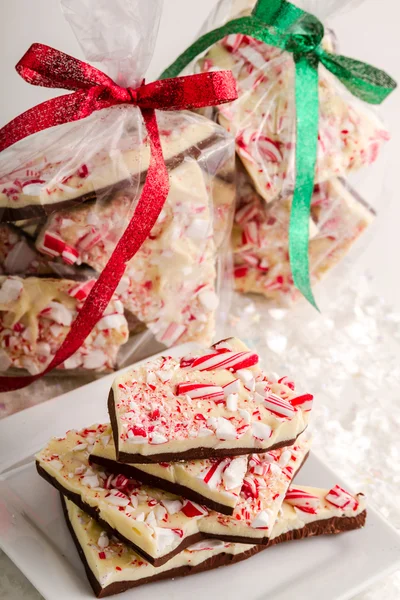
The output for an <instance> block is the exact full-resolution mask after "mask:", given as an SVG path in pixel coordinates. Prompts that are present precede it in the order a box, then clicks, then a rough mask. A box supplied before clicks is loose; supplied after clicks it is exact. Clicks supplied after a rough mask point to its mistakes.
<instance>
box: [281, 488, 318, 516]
mask: <svg viewBox="0 0 400 600" xmlns="http://www.w3.org/2000/svg"><path fill="white" fill-rule="evenodd" d="M285 502H287V503H288V504H291V505H292V506H294V507H295V508H298V509H299V510H302V511H303V512H307V513H310V514H316V512H317V509H318V507H319V505H320V501H319V498H318V496H314V495H313V494H310V493H309V492H307V491H305V490H302V489H301V488H295V487H291V488H289V490H288V491H287V493H286V496H285Z"/></svg>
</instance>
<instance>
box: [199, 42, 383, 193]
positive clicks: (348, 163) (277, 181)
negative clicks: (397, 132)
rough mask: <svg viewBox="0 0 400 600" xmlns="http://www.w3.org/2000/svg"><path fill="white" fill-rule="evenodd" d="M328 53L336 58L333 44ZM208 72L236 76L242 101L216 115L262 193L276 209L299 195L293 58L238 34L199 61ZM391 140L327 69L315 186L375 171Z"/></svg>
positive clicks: (321, 89)
mask: <svg viewBox="0 0 400 600" xmlns="http://www.w3.org/2000/svg"><path fill="white" fill-rule="evenodd" d="M323 44H324V47H325V48H326V49H327V50H328V51H331V49H332V40H331V39H330V36H326V37H325V39H324V41H323ZM199 67H200V69H201V70H202V71H211V70H215V69H231V70H232V72H233V73H234V75H235V77H236V80H237V85H238V94H239V97H238V99H237V100H235V101H234V102H231V103H229V104H227V105H224V106H220V107H217V108H216V112H217V115H218V122H219V123H220V124H221V125H223V126H224V127H225V128H226V129H227V130H228V131H230V132H231V133H233V135H234V136H235V139H236V151H237V154H238V155H239V157H240V159H241V161H242V162H243V164H244V166H245V168H246V170H247V172H248V173H249V175H250V177H251V179H252V181H253V183H254V185H255V188H256V189H257V191H258V193H259V194H260V195H261V196H262V197H263V198H264V200H266V201H267V202H270V201H271V200H274V199H275V198H278V197H280V196H286V195H288V194H290V193H291V192H292V191H293V186H294V175H295V170H294V152H295V142H296V138H295V104H294V94H293V89H294V62H293V57H292V56H291V55H290V54H288V53H286V52H283V51H281V50H279V49H277V48H274V47H271V46H268V45H267V44H264V43H263V42H260V41H258V40H254V39H252V38H250V37H248V36H246V35H241V34H233V35H229V36H227V37H226V38H224V39H223V40H222V41H221V42H219V43H217V44H215V45H214V46H213V47H212V48H211V49H210V50H209V52H208V53H207V54H206V55H205V57H204V58H203V59H201V60H200V61H199ZM389 137H390V136H389V133H388V131H387V130H385V129H384V127H383V125H382V124H381V122H380V121H379V120H378V118H377V117H376V116H375V115H374V113H373V112H372V111H370V110H369V109H368V108H367V107H366V106H365V105H363V104H362V103H361V102H360V101H359V100H357V99H355V98H354V97H352V96H350V94H348V93H347V92H346V91H342V89H341V88H340V84H338V82H337V80H336V79H335V77H334V76H333V75H331V73H329V72H328V71H326V69H324V68H323V67H321V69H320V74H319V134H318V154H317V163H316V173H315V182H316V183H321V182H323V181H326V180H329V179H331V178H332V177H337V176H342V177H343V176H345V175H346V174H347V173H350V172H354V171H357V170H358V169H360V168H361V167H363V166H368V165H370V164H371V163H373V162H374V161H375V160H376V158H377V156H378V154H379V152H380V150H381V147H382V145H383V143H384V142H385V141H387V140H388V139H389Z"/></svg>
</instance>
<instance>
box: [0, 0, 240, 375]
mask: <svg viewBox="0 0 400 600" xmlns="http://www.w3.org/2000/svg"><path fill="white" fill-rule="evenodd" d="M62 5H63V9H64V12H65V13H66V17H67V19H68V20H69V21H70V23H71V25H72V27H73V29H74V31H75V33H76V35H77V37H78V40H79V41H80V43H81V45H82V48H83V50H84V53H85V56H86V57H87V58H88V59H89V60H93V61H96V62H100V63H102V65H103V66H104V67H105V69H106V70H107V72H108V73H109V74H110V75H112V76H113V77H114V81H115V83H116V86H115V87H117V86H121V88H119V89H118V92H116V93H121V92H120V89H123V90H126V89H128V90H129V89H130V90H135V89H136V88H137V87H138V86H139V85H140V83H141V82H142V80H143V75H144V72H145V70H146V68H147V65H148V63H149V61H150V58H151V55H152V52H153V46H154V41H155V34H156V32H157V28H158V21H159V13H160V2H159V0H156V1H155V2H151V3H149V5H147V4H146V6H143V3H141V2H138V0H136V2H133V3H132V2H130V3H127V2H125V1H123V0H118V3H117V5H116V3H113V6H112V7H111V6H110V5H109V4H108V3H107V2H106V0H101V1H100V2H93V0H85V1H84V2H78V1H77V0H64V1H63V2H62ZM88 24H89V25H88ZM105 24H107V26H105ZM46 48H47V47H41V48H36V49H34V51H35V52H36V53H37V56H36V57H35V60H36V59H37V60H38V62H39V61H40V52H49V55H50V56H53V55H54V51H53V50H52V49H48V48H47V49H46ZM64 56H65V55H64ZM58 60H59V62H60V63H61V66H60V65H57V64H56V65H55V67H54V68H55V73H56V74H57V76H58V70H57V69H60V71H62V66H63V65H62V60H61V59H58ZM65 60H66V61H67V62H68V61H69V60H70V57H69V58H68V57H67V58H66V59H65ZM71 60H74V59H71ZM81 64H83V63H81ZM78 66H79V65H78ZM86 67H89V66H88V65H86ZM86 67H84V68H86ZM89 68H90V67H89ZM51 75H52V74H51ZM104 77H106V76H104ZM28 80H29V81H31V82H32V80H31V79H29V78H28ZM68 85H69V84H68V83H67V86H66V87H67V89H69V88H68ZM122 86H123V88H122ZM129 86H131V87H129ZM60 87H62V86H60ZM72 89H74V88H72ZM93 89H96V88H93ZM139 89H140V88H139ZM99 98H100V99H101V98H102V96H101V95H99ZM128 98H129V96H128ZM43 112H44V109H43ZM157 123H158V129H159V137H160V142H161V148H162V153H163V158H164V161H165V164H166V167H167V170H168V175H169V193H168V197H167V200H166V202H165V204H164V207H163V209H162V211H161V213H160V214H159V217H158V219H157V221H156V223H155V225H154V226H153V227H152V229H151V231H150V234H149V235H148V236H147V239H146V240H145V241H144V243H143V244H142V245H141V247H140V248H139V250H138V251H137V253H136V254H135V256H134V257H133V258H132V259H131V260H129V261H128V264H127V267H126V270H125V273H124V275H123V277H122V279H121V280H120V283H119V285H118V287H117V288H116V290H115V292H114V295H113V297H112V300H111V302H110V304H109V306H108V308H107V309H106V311H105V313H104V314H103V316H102V317H101V319H100V320H99V321H98V323H97V324H95V327H94V329H93V330H92V332H91V334H90V335H89V337H88V338H87V339H86V341H85V342H84V344H83V345H82V346H81V347H80V348H79V349H78V351H77V352H75V353H74V354H73V356H71V357H69V358H68V359H67V360H66V361H64V362H63V364H62V365H60V366H59V368H61V369H68V370H70V369H73V370H74V371H80V370H88V369H89V370H94V371H104V370H110V369H113V368H114V367H115V366H117V365H118V355H119V350H120V348H121V346H122V345H124V344H126V343H127V341H128V338H129V335H132V334H135V333H137V332H140V331H143V330H147V331H148V332H150V334H152V335H151V337H152V339H154V337H155V338H156V340H158V341H159V342H161V343H162V344H164V345H165V346H170V345H172V344H175V343H176V342H178V341H179V342H183V341H189V340H196V341H199V342H203V343H205V344H209V343H210V342H211V340H212V338H213V336H214V329H215V322H216V317H217V316H218V312H217V311H218V304H219V295H220V291H221V286H220V283H221V281H223V277H222V276H221V274H222V273H223V270H224V261H225V256H226V252H227V241H228V240H229V236H230V230H231V226H232V217H233V208H234V187H233V179H234V175H233V170H234V146H233V140H232V138H231V136H230V135H229V134H228V133H227V132H226V131H225V129H224V128H222V127H220V126H219V125H217V124H215V123H213V122H211V121H209V120H208V119H205V118H204V117H201V116H198V115H195V114H194V113H193V112H189V111H176V112H175V111H174V112H168V113H166V112H161V111H159V112H157ZM150 165H151V157H150V146H149V137H148V132H147V130H146V128H145V126H144V121H143V118H142V114H141V111H140V109H139V108H138V107H137V106H135V105H134V104H129V103H126V104H124V103H121V104H119V105H116V106H110V107H107V108H104V109H103V110H100V111H97V112H95V113H93V114H92V115H91V116H89V117H87V118H85V119H84V120H79V121H73V122H69V123H65V124H63V125H60V126H57V127H51V128H49V129H46V130H44V131H41V132H40V133H37V134H36V135H33V136H29V137H27V138H25V139H23V140H22V141H19V142H18V143H17V144H14V145H13V146H11V147H10V148H8V149H6V150H4V151H3V152H2V153H1V155H0V219H1V224H0V266H1V273H2V276H1V279H0V311H1V312H0V346H1V351H0V369H1V370H2V371H7V374H8V373H9V372H10V370H12V369H17V370H20V369H24V370H27V371H28V372H29V373H30V374H31V375H36V374H37V373H40V372H41V371H43V369H44V368H45V367H47V366H48V365H49V363H50V362H51V361H52V359H53V358H54V356H55V353H56V351H57V349H58V348H59V347H60V345H61V343H62V342H63V340H64V339H65V338H66V336H67V334H68V333H69V331H70V330H71V324H72V323H73V321H74V319H75V317H76V316H77V315H79V313H80V311H81V309H82V306H83V305H84V301H85V300H86V298H87V297H88V294H89V293H90V291H91V289H92V288H93V285H94V284H95V282H96V280H97V278H98V277H99V275H100V273H101V272H102V271H103V269H104V267H105V266H106V264H107V262H108V260H109V258H110V256H111V255H112V253H113V251H114V250H115V248H116V246H117V244H118V242H119V240H120V239H121V236H122V235H123V233H124V231H125V230H126V228H127V226H128V224H129V223H130V221H131V219H132V217H133V214H134V212H135V209H136V207H137V204H138V200H139V198H140V196H141V193H142V191H143V186H144V184H145V180H146V175H147V171H148V170H149V168H150ZM143 219H146V214H145V215H144V217H143ZM225 309H226V307H224V310H225ZM144 338H145V339H146V340H147V339H148V338H149V335H146V336H144ZM134 347H135V348H137V347H138V342H137V340H135V345H134ZM128 355H129V350H128V351H126V350H124V360H125V361H126V359H127V356H128ZM133 357H134V356H133V354H132V355H131V356H130V358H131V359H132V358H133Z"/></svg>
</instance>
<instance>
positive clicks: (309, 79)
mask: <svg viewBox="0 0 400 600" xmlns="http://www.w3.org/2000/svg"><path fill="white" fill-rule="evenodd" d="M231 33H241V34H244V35H247V36H249V37H252V38H254V39H256V40H260V41H262V42H265V43H266V44H269V45H270V46H275V47H277V48H280V49H282V50H286V51H287V52H291V53H292V54H293V59H294V63H295V75H296V76H295V99H296V152H295V159H296V180H295V188H294V194H293V201H292V209H291V215H290V224H289V256H290V266H291V270H292V276H293V281H294V284H295V286H296V287H297V288H298V289H299V290H300V291H301V293H302V294H303V295H304V296H305V297H306V298H307V300H308V301H309V302H310V303H311V304H312V305H313V306H314V307H315V308H317V305H316V303H315V300H314V296H313V293H312V290H311V283H310V271H309V259H308V239H309V217H310V205H311V196H312V192H313V188H314V177H315V163H316V157H317V142H318V112H319V111H318V65H319V63H322V64H323V65H324V66H325V67H326V68H327V69H328V70H329V71H330V72H331V73H333V74H334V75H336V77H337V78H338V79H340V81H341V82H342V83H343V84H344V85H345V86H346V87H347V89H348V90H349V91H350V92H351V93H352V94H353V95H354V96H357V97H358V98H361V100H364V101H365V102H368V103H370V104H380V103H381V102H382V101H383V100H384V99H385V98H386V97H387V96H388V95H389V94H390V93H391V92H392V91H393V90H394V89H395V88H396V85H397V84H396V82H395V81H394V80H393V79H392V78H391V77H389V75H387V73H385V72H384V71H381V70H379V69H376V68H375V67H373V66H371V65H369V64H367V63H363V62H360V61H358V60H354V59H352V58H348V57H347V56H341V55H338V54H331V53H329V52H326V51H325V50H324V49H323V48H322V47H321V40H322V38H323V36H324V26H323V25H322V23H321V22H320V21H319V20H318V19H317V18H316V17H315V16H313V15H311V14H309V13H307V12H305V11H303V10H301V9H300V8H297V7H296V6H294V5H293V4H291V3H290V2H287V1H286V0H258V2H257V4H256V6H255V8H254V10H253V13H252V15H251V16H248V17H240V18H238V19H233V20H232V21H229V22H228V23H226V24H225V25H223V26H222V27H219V28H217V29H214V30H212V31H210V32H209V33H206V34H205V35H203V36H201V37H200V38H199V39H198V40H197V41H196V42H194V44H192V45H191V46H189V48H187V49H186V50H185V51H184V52H183V53H182V54H181V55H180V56H179V57H178V58H177V59H176V60H175V62H174V63H173V64H172V65H171V66H169V67H168V68H167V69H166V70H165V71H164V72H163V73H162V75H161V77H160V78H161V79H163V78H166V77H176V76H177V75H179V74H180V73H181V72H182V71H183V69H184V68H185V67H186V66H187V65H188V64H189V63H190V62H192V61H193V60H194V59H195V58H196V57H197V56H198V55H199V54H201V53H202V52H204V51H205V50H207V48H209V47H210V46H211V45H213V44H215V43H216V42H218V41H219V40H221V39H222V38H224V37H226V36H227V35H229V34H231Z"/></svg>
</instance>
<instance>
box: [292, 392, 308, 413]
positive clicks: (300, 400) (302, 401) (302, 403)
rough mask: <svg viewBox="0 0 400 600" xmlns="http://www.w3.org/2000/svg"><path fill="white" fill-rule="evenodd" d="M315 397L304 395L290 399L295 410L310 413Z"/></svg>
mask: <svg viewBox="0 0 400 600" xmlns="http://www.w3.org/2000/svg"><path fill="white" fill-rule="evenodd" d="M313 399H314V396H313V395H312V394H303V395H302V396H297V397H296V398H291V399H290V404H291V405H292V406H294V407H295V408H297V407H300V408H301V410H303V411H304V412H309V411H310V410H311V409H312V405H313Z"/></svg>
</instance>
